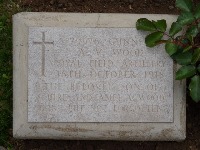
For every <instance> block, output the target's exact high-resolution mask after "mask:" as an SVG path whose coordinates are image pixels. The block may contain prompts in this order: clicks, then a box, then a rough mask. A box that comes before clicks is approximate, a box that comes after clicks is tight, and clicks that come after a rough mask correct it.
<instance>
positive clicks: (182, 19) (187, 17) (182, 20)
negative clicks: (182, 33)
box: [177, 12, 195, 25]
mask: <svg viewBox="0 0 200 150" xmlns="http://www.w3.org/2000/svg"><path fill="white" fill-rule="evenodd" d="M194 20H195V18H194V16H193V14H192V13H190V12H183V13H182V14H181V15H180V16H179V17H178V19H177V22H178V23H179V24H181V25H187V24H190V23H192V22H193V21H194Z"/></svg>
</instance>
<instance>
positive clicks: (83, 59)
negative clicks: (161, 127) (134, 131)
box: [28, 27, 173, 122]
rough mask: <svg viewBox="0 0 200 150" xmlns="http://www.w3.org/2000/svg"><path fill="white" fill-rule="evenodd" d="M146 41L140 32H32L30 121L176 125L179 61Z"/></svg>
mask: <svg viewBox="0 0 200 150" xmlns="http://www.w3.org/2000/svg"><path fill="white" fill-rule="evenodd" d="M144 38H145V35H144V34H141V32H139V31H137V30H136V29H135V28H54V27H49V28H47V27H45V28H44V27H31V28H29V51H28V65H29V68H28V70H29V72H28V121H29V122H173V61H172V59H170V57H168V56H167V54H166V53H165V52H164V48H163V47H161V46H157V47H156V48H154V49H147V48H146V46H145V45H144ZM35 41H37V42H35ZM38 41H39V42H38ZM42 41H43V42H42ZM48 41H50V42H48Z"/></svg>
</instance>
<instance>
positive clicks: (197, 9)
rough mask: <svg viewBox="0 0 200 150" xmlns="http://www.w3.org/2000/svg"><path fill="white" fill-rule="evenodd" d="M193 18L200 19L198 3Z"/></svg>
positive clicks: (199, 5)
mask: <svg viewBox="0 0 200 150" xmlns="http://www.w3.org/2000/svg"><path fill="white" fill-rule="evenodd" d="M194 17H195V18H196V19H199V18H200V3H199V4H198V5H197V7H196V9H195V11H194Z"/></svg>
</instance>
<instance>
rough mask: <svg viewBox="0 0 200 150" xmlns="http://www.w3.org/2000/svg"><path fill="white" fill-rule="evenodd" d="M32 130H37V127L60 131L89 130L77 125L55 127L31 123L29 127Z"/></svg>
mask: <svg viewBox="0 0 200 150" xmlns="http://www.w3.org/2000/svg"><path fill="white" fill-rule="evenodd" d="M29 128H30V129H32V130H34V131H35V130H38V129H50V130H57V131H60V132H87V131H91V130H88V129H84V128H78V127H69V126H65V127H55V126H51V125H41V126H40V125H33V126H30V127H29Z"/></svg>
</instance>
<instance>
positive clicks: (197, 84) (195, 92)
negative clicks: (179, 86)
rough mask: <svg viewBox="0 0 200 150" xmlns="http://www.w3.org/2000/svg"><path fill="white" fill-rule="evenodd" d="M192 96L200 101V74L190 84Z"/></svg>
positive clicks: (196, 100)
mask: <svg viewBox="0 0 200 150" xmlns="http://www.w3.org/2000/svg"><path fill="white" fill-rule="evenodd" d="M189 90H190V96H191V97H192V99H193V100H194V101H195V102H199V101H200V92H199V91H200V76H198V75H196V76H194V77H193V78H192V79H191V82H190V85H189Z"/></svg>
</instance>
